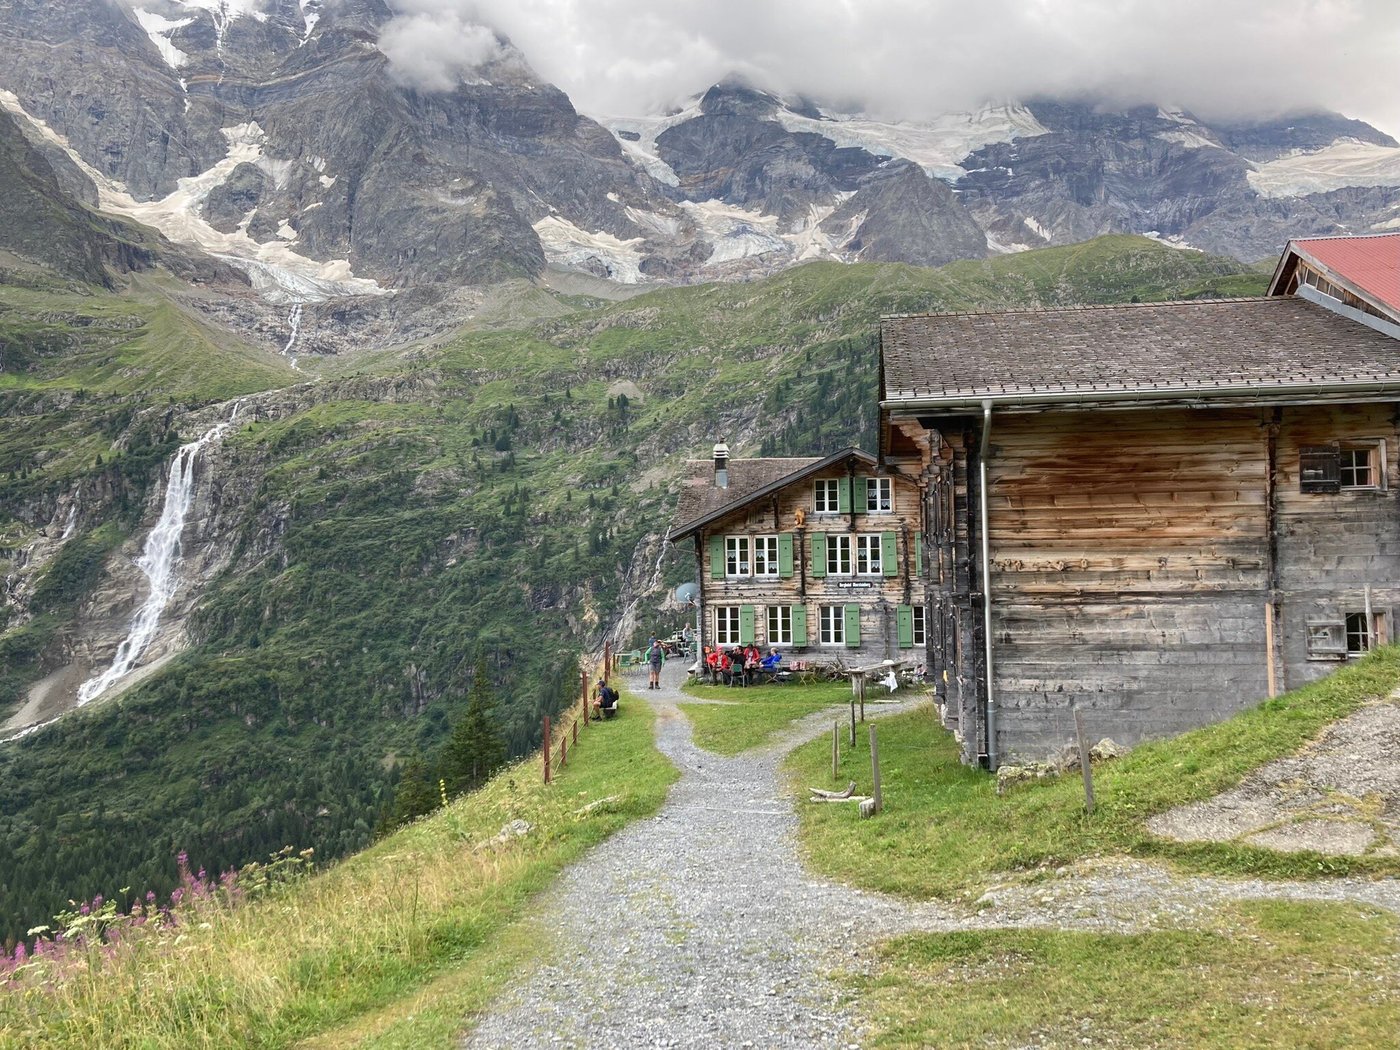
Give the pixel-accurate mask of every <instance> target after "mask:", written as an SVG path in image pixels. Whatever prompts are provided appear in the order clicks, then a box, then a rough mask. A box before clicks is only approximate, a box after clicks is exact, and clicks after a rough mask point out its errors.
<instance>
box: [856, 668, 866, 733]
mask: <svg viewBox="0 0 1400 1050" xmlns="http://www.w3.org/2000/svg"><path fill="white" fill-rule="evenodd" d="M856 681H857V682H859V683H860V687H859V688H858V689H857V690H856V699H857V700H859V701H860V720H861V721H862V722H864V721H865V675H861V676H860V677H859V678H857V679H856Z"/></svg>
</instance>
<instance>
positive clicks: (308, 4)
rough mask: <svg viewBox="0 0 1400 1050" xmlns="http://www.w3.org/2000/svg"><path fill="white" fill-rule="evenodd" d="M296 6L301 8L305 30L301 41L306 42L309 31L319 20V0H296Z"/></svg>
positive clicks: (308, 37) (309, 36) (309, 34)
mask: <svg viewBox="0 0 1400 1050" xmlns="http://www.w3.org/2000/svg"><path fill="white" fill-rule="evenodd" d="M297 7H299V8H300V9H301V20H302V23H303V24H304V25H305V26H306V32H305V33H303V34H302V37H301V43H300V44H298V45H297V47H300V46H301V44H304V43H306V42H307V41H308V40H310V39H311V33H312V31H313V30H314V29H315V28H316V23H317V22H319V21H320V20H321V0H297Z"/></svg>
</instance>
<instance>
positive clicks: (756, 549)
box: [753, 536, 778, 576]
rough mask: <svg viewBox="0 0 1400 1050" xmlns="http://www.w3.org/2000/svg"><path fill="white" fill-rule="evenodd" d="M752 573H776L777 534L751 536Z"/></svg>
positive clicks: (759, 574) (762, 574) (761, 574)
mask: <svg viewBox="0 0 1400 1050" xmlns="http://www.w3.org/2000/svg"><path fill="white" fill-rule="evenodd" d="M753 574H754V575H755V576H776V575H778V537H777V536H755V537H754V538H753Z"/></svg>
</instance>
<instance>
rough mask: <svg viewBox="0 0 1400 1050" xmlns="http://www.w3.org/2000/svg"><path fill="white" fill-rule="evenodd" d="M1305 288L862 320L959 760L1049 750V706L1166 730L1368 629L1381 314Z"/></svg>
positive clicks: (1377, 514) (1396, 554) (1323, 667)
mask: <svg viewBox="0 0 1400 1050" xmlns="http://www.w3.org/2000/svg"><path fill="white" fill-rule="evenodd" d="M1325 298H1326V297H1324V296H1314V297H1312V298H1309V297H1305V296H1277V297H1272V298H1269V297H1265V298H1256V299H1237V300H1215V301H1193V302H1173V303H1160V304H1141V305H1125V306H1103V307H1086V308H1073V309H1050V310H1039V311H1022V312H1011V313H965V314H943V315H905V316H896V317H888V318H885V319H884V320H883V321H882V327H881V377H880V463H881V466H882V467H883V468H884V469H885V470H887V471H889V472H890V473H891V474H893V475H895V476H896V477H903V478H908V479H910V480H911V481H914V482H917V484H918V486H919V491H920V492H921V493H922V496H923V519H924V543H923V552H924V557H925V558H926V559H927V564H926V566H925V567H924V570H923V573H922V574H921V575H924V576H926V578H927V579H928V581H929V582H928V612H927V614H926V623H927V625H928V631H927V639H928V662H929V667H930V670H931V672H933V673H934V674H935V676H936V677H937V678H938V690H939V692H940V694H941V697H942V700H943V702H944V707H943V710H944V718H945V722H946V723H947V724H948V725H949V726H950V727H951V728H953V729H954V730H955V731H957V732H958V734H959V737H960V740H961V744H962V748H963V753H964V758H965V759H966V760H967V761H969V762H975V761H979V760H980V761H981V762H983V763H985V764H987V765H988V766H990V767H993V768H995V767H996V766H997V765H998V764H999V763H1001V762H1005V761H1013V760H1020V759H1035V758H1043V757H1045V756H1046V755H1047V754H1048V753H1051V752H1052V751H1058V750H1059V749H1060V748H1062V747H1063V746H1065V745H1066V744H1068V743H1069V742H1071V741H1072V740H1073V738H1074V721H1073V713H1072V712H1073V709H1074V708H1075V707H1079V708H1080V709H1082V711H1083V713H1084V719H1085V723H1086V729H1087V731H1088V732H1089V733H1090V734H1091V735H1092V736H1093V737H1095V738H1098V737H1102V736H1111V737H1113V738H1114V739H1115V740H1117V741H1119V742H1120V743H1132V742H1135V741H1137V740H1140V739H1143V738H1147V737H1153V736H1161V735H1166V734H1172V733H1176V732H1179V731H1181V730H1184V729H1187V728H1190V727H1193V726H1197V725H1200V724H1203V723H1207V722H1211V721H1214V720H1217V719H1220V718H1223V717H1226V716H1228V715H1230V714H1232V713H1233V712H1236V711H1238V710H1240V709H1241V708H1244V707H1247V706H1249V705H1251V704H1254V703H1256V702H1257V701H1259V700H1260V699H1262V698H1263V697H1266V696H1268V695H1270V694H1272V693H1276V692H1279V691H1281V690H1284V689H1287V688H1291V687H1294V686H1297V685H1300V684H1302V683H1304V682H1306V681H1309V680H1311V679H1314V678H1317V677H1318V676H1320V675H1322V674H1324V673H1326V672H1327V671H1329V670H1330V669H1332V668H1334V667H1336V666H1337V665H1338V663H1339V662H1342V661H1345V660H1347V659H1349V658H1352V657H1355V656H1357V655H1359V654H1361V653H1364V652H1365V651H1366V650H1367V649H1369V648H1370V647H1371V645H1373V644H1375V643H1376V642H1379V641H1383V640H1385V639H1386V638H1388V637H1389V635H1390V634H1391V631H1392V626H1393V622H1394V616H1395V611H1396V609H1397V607H1398V606H1400V327H1396V326H1395V325H1393V324H1389V323H1387V322H1386V321H1384V320H1382V319H1380V318H1377V317H1375V316H1372V315H1370V314H1366V313H1364V312H1362V311H1358V310H1355V309H1347V308H1345V307H1342V306H1341V304H1337V303H1335V301H1331V300H1329V301H1328V303H1327V304H1325V303H1323V302H1322V300H1323V299H1325ZM1329 304H1330V306H1335V307H1338V308H1329ZM908 516H909V520H910V521H911V522H912V521H914V520H915V514H914V511H913V509H912V508H911V509H910V511H909V515H908ZM909 600H914V599H913V598H911V599H909Z"/></svg>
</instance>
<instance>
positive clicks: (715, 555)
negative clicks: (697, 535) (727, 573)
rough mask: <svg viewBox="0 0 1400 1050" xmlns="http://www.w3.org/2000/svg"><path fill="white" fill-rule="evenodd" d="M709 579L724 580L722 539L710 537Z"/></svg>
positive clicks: (721, 537) (720, 537)
mask: <svg viewBox="0 0 1400 1050" xmlns="http://www.w3.org/2000/svg"><path fill="white" fill-rule="evenodd" d="M710 579H712V580H722V579H724V537H723V536H711V537H710Z"/></svg>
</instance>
